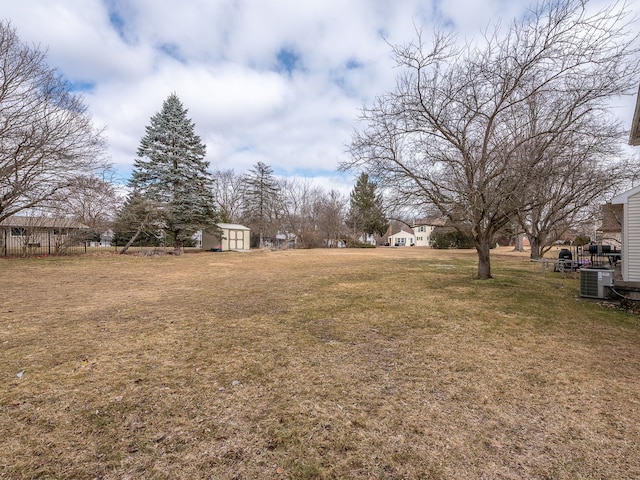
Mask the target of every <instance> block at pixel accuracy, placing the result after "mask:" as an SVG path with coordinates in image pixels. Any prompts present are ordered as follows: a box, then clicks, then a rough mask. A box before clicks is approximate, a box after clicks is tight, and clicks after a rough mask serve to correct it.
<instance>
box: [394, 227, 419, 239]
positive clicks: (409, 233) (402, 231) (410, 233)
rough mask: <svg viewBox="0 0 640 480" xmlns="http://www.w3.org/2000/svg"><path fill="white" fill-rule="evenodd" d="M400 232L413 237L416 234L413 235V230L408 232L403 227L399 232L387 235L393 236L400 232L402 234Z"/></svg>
mask: <svg viewBox="0 0 640 480" xmlns="http://www.w3.org/2000/svg"><path fill="white" fill-rule="evenodd" d="M402 233H404V234H405V235H411V236H412V237H415V236H416V235H415V233H413V232H408V231H406V230H405V229H402V230H400V231H399V232H396V233H394V234H392V235H389V236H390V237H395V236H396V235H400V234H402Z"/></svg>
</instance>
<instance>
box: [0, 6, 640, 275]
mask: <svg viewBox="0 0 640 480" xmlns="http://www.w3.org/2000/svg"><path fill="white" fill-rule="evenodd" d="M638 38H639V34H638V32H637V29H634V24H633V19H632V18H630V12H629V11H628V8H627V6H626V5H624V4H618V3H615V4H612V5H610V6H604V7H602V8H600V9H599V10H596V9H595V7H593V6H592V5H591V3H590V2H589V1H588V0H559V1H558V0H541V1H540V2H539V3H538V4H536V5H535V6H534V7H532V8H531V9H530V10H528V11H527V13H526V14H525V15H523V16H522V17H520V18H518V19H515V20H513V21H512V22H511V23H509V24H502V23H496V24H495V26H494V27H493V28H489V29H487V30H485V31H484V32H483V35H482V36H481V37H479V39H476V40H473V41H469V42H466V43H464V44H460V43H459V42H458V41H457V39H456V38H455V36H454V35H452V34H450V33H448V32H447V31H446V30H436V31H435V32H433V35H432V38H431V39H430V40H427V38H426V35H425V33H424V32H423V31H421V30H419V29H417V31H416V34H415V39H414V40H413V41H411V42H409V43H407V44H403V45H395V46H392V53H393V56H394V58H395V60H396V63H397V68H398V70H397V71H398V78H397V82H396V87H395V89H394V90H393V91H390V92H387V93H383V94H381V95H380V96H378V97H377V98H376V99H375V101H373V102H372V103H371V104H370V105H368V106H366V107H364V108H363V109H362V111H361V118H360V123H359V125H358V127H357V129H356V131H355V133H354V135H353V138H352V141H351V143H350V145H349V153H350V159H349V160H347V161H345V162H343V163H342V164H341V169H342V170H343V171H351V172H354V173H355V174H356V175H358V177H357V181H356V184H355V186H354V189H353V191H352V192H351V195H350V196H349V198H346V197H345V196H343V195H341V194H340V193H339V192H337V191H336V190H331V191H329V192H325V191H323V190H322V189H321V188H319V187H317V186H314V185H313V183H312V182H311V181H310V180H305V179H298V178H277V177H276V176H275V175H274V172H273V170H272V168H271V167H270V166H268V165H266V164H264V163H261V162H259V163H257V164H256V165H254V166H253V168H252V169H251V170H250V171H249V172H246V173H236V172H235V171H233V170H226V171H216V172H213V173H211V170H210V165H209V163H208V162H207V161H206V160H205V158H206V148H205V145H204V144H203V143H202V141H201V139H200V137H199V136H198V135H197V134H196V133H195V125H194V123H193V122H192V121H191V119H190V118H189V117H188V110H187V109H186V108H185V107H184V106H183V105H182V103H181V101H180V99H179V98H178V97H177V95H175V94H171V95H169V97H168V98H167V99H166V100H165V101H164V102H163V104H162V108H161V110H160V111H159V112H158V113H156V114H155V115H153V116H152V117H151V119H150V122H149V125H148V126H147V127H146V130H145V135H144V136H143V138H142V139H141V141H140V145H139V148H138V151H137V158H136V159H135V163H134V171H133V174H132V176H131V178H130V180H129V182H128V188H129V193H128V194H127V196H126V198H124V199H120V198H119V197H118V195H117V193H116V192H117V189H116V188H115V186H114V184H113V183H112V182H111V181H110V178H109V175H108V172H109V167H108V162H107V161H106V155H105V151H106V148H105V145H106V143H105V138H104V133H103V130H102V129H96V128H95V127H94V126H93V123H92V121H91V118H90V116H89V114H88V111H87V107H86V105H85V104H84V103H83V100H82V98H81V96H79V95H76V94H75V93H73V92H72V89H71V88H70V86H69V84H68V83H67V82H66V81H65V80H64V78H63V77H62V76H61V75H60V74H59V73H58V72H57V71H56V70H55V69H53V68H50V67H49V66H48V65H47V64H46V61H45V60H46V59H45V55H44V53H43V52H42V50H41V49H39V48H38V47H37V46H32V45H26V44H24V43H22V42H20V40H19V39H18V37H17V34H16V32H15V29H13V28H12V27H11V25H10V24H9V23H8V22H0V58H1V59H2V62H3V70H2V77H1V78H0V119H1V120H2V121H1V122H0V221H2V220H3V219H5V218H7V217H8V216H11V215H16V214H19V213H25V212H29V213H34V212H40V213H41V214H42V215H54V214H58V215H64V216H72V217H74V218H76V219H77V220H79V221H81V222H83V223H85V224H87V225H88V226H90V227H91V228H92V229H94V231H96V232H99V231H101V230H104V229H105V228H107V227H109V228H113V229H114V230H115V231H116V232H117V234H118V235H119V236H120V240H122V241H123V243H125V247H126V245H127V244H132V243H134V242H136V241H147V242H160V241H162V242H163V243H165V244H170V245H172V246H173V247H174V249H175V250H176V251H180V250H181V249H182V248H183V247H184V246H187V245H188V244H189V242H191V239H192V238H193V235H194V233H195V232H196V231H210V232H212V233H216V232H217V227H216V225H217V224H218V223H221V222H222V223H242V224H245V225H246V226H248V227H250V228H251V229H252V231H253V232H254V233H255V235H256V244H257V246H265V245H267V244H268V243H269V242H274V241H278V242H283V243H285V244H287V243H289V242H294V241H295V243H296V246H299V247H307V248H310V247H317V246H337V245H338V244H341V243H344V242H345V241H346V242H348V243H352V244H357V243H358V242H362V241H366V240H367V238H368V237H369V235H373V234H378V235H381V234H383V233H384V232H385V231H386V228H387V226H388V224H389V219H399V220H404V221H405V222H407V223H409V222H408V221H407V220H406V219H407V218H424V217H438V218H440V219H442V220H444V221H446V224H447V225H448V227H449V228H452V229H455V230H456V231H458V232H460V233H462V234H464V235H467V236H469V237H470V238H471V239H472V240H473V246H474V248H475V249H476V251H477V255H478V272H477V276H478V278H480V279H487V278H491V264H490V248H491V247H492V246H493V245H494V244H495V241H496V238H497V237H498V236H501V235H505V233H510V234H512V235H515V236H518V235H526V236H527V237H528V238H529V239H530V241H531V255H532V257H533V258H535V257H538V256H540V255H542V254H544V251H545V249H547V248H549V245H551V244H552V243H553V241H555V240H556V239H558V238H560V237H561V236H562V235H563V234H565V233H566V231H567V230H568V229H569V228H571V227H572V226H574V225H575V224H576V223H577V222H579V221H580V220H582V219H584V218H587V219H589V220H592V219H593V218H592V217H590V215H591V213H590V209H592V208H593V207H594V205H597V204H599V203H601V202H603V201H604V200H606V199H607V198H608V197H610V196H611V195H612V194H613V193H615V192H616V191H617V190H619V189H621V188H623V186H624V185H625V181H626V180H627V179H628V178H630V177H635V171H636V170H637V168H636V166H635V165H634V164H633V162H631V161H629V160H628V159H625V157H624V155H623V154H622V152H621V150H620V146H621V145H622V144H623V143H624V138H625V126H623V125H620V124H619V122H618V121H617V120H616V119H615V117H614V116H613V115H612V112H611V110H610V108H609V107H608V106H609V102H610V100H611V99H612V98H615V97H617V96H620V95H624V94H627V93H629V92H632V91H634V90H635V87H637V81H638V80H637V79H638V77H639V76H640V67H639V63H638V53H639V49H638Z"/></svg>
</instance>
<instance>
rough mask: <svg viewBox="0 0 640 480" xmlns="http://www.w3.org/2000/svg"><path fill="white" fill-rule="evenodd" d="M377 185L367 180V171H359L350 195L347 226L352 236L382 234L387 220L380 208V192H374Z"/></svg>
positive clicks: (386, 225) (385, 228)
mask: <svg viewBox="0 0 640 480" xmlns="http://www.w3.org/2000/svg"><path fill="white" fill-rule="evenodd" d="M376 189H377V185H376V184H375V183H374V182H371V181H370V180H369V175H368V174H367V173H364V172H363V173H361V174H360V176H359V177H358V180H357V181H356V185H355V186H354V187H353V190H352V191H351V195H350V202H349V214H348V216H347V226H349V228H352V229H353V232H354V236H355V237H356V238H357V236H358V235H357V234H358V233H362V234H363V237H364V238H363V240H366V236H367V235H373V234H374V233H377V234H378V235H384V234H385V232H386V231H387V229H388V228H389V222H388V221H387V218H386V216H385V214H384V211H383V209H382V194H381V193H377V192H376Z"/></svg>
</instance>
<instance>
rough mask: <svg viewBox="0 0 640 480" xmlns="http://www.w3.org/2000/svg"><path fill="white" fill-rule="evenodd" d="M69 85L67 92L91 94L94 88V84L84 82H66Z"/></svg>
mask: <svg viewBox="0 0 640 480" xmlns="http://www.w3.org/2000/svg"><path fill="white" fill-rule="evenodd" d="M67 82H68V85H69V90H71V91H72V92H80V93H82V92H91V91H93V89H94V88H96V83H95V82H88V81H85V80H76V81H73V82H71V81H67Z"/></svg>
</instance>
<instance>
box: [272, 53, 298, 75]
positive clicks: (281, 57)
mask: <svg viewBox="0 0 640 480" xmlns="http://www.w3.org/2000/svg"><path fill="white" fill-rule="evenodd" d="M276 60H277V62H278V66H277V70H278V71H279V72H287V73H288V74H289V75H291V74H292V73H293V72H294V71H295V70H302V62H301V57H300V55H299V54H298V53H297V52H296V51H295V50H293V49H291V48H284V47H283V48H281V49H280V51H279V52H278V55H277V56H276Z"/></svg>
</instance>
